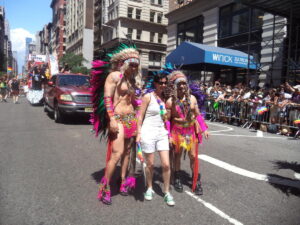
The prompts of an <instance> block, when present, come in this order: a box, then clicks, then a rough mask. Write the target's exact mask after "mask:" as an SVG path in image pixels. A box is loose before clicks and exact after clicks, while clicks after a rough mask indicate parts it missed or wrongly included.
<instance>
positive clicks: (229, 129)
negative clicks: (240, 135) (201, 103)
mask: <svg viewBox="0 0 300 225" xmlns="http://www.w3.org/2000/svg"><path fill="white" fill-rule="evenodd" d="M207 124H210V125H213V126H217V127H225V128H227V129H226V130H213V131H209V133H219V132H228V131H232V130H233V128H232V127H228V126H224V125H221V124H214V123H207Z"/></svg>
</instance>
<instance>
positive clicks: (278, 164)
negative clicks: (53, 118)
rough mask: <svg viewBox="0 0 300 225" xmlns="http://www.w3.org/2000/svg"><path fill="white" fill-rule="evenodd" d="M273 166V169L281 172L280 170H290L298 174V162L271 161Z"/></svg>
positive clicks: (299, 165)
mask: <svg viewBox="0 0 300 225" xmlns="http://www.w3.org/2000/svg"><path fill="white" fill-rule="evenodd" d="M272 163H273V164H274V169H276V170H282V169H290V170H293V171H294V172H296V173H300V164H299V163H298V162H288V161H280V160H277V161H272Z"/></svg>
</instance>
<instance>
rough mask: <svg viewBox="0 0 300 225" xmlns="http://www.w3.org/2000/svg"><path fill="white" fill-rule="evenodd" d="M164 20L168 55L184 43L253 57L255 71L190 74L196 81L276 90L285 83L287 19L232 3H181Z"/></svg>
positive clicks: (218, 0) (229, 0)
mask: <svg viewBox="0 0 300 225" xmlns="http://www.w3.org/2000/svg"><path fill="white" fill-rule="evenodd" d="M182 2H183V4H180V5H177V7H176V6H173V9H174V10H173V11H171V12H170V13H169V14H168V15H167V17H168V19H169V25H168V47H167V51H168V53H169V52H171V51H173V50H174V49H175V48H176V47H177V46H178V45H180V43H182V42H183V41H192V42H197V43H202V44H205V45H211V46H215V47H224V48H229V49H235V50H240V51H242V52H245V53H248V54H250V55H252V56H253V57H254V60H255V62H256V64H257V70H256V71H253V70H249V69H248V70H247V69H246V70H245V69H239V68H237V69H232V68H230V69H228V68H225V67H224V68H223V69H221V70H219V71H217V72H214V73H207V74H206V75H207V76H203V71H193V72H191V73H193V74H196V76H198V77H199V79H202V80H203V79H204V77H205V78H206V79H207V80H206V81H213V80H217V79H218V80H221V81H223V82H224V83H230V84H235V83H238V82H244V83H249V81H250V80H254V82H255V83H256V84H257V85H259V86H263V85H266V84H269V85H272V86H278V85H279V84H280V83H281V82H283V80H284V77H283V76H284V71H285V69H286V68H285V67H286V64H285V61H284V58H285V52H286V50H285V49H286V37H287V26H288V25H287V19H286V18H284V17H281V16H276V15H272V14H270V13H268V12H265V11H263V10H260V9H257V8H250V7H248V6H246V5H242V4H239V3H236V1H234V0H193V1H182Z"/></svg>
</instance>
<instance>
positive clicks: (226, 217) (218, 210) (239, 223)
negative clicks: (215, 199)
mask: <svg viewBox="0 0 300 225" xmlns="http://www.w3.org/2000/svg"><path fill="white" fill-rule="evenodd" d="M185 193H186V194H188V195H189V196H191V197H192V198H194V199H196V200H197V201H198V202H200V203H202V204H203V205H204V206H205V207H207V208H209V209H210V210H211V211H213V212H214V213H216V214H218V215H219V216H220V217H222V218H224V219H226V220H228V221H229V222H230V223H232V224H234V225H243V223H241V222H240V221H238V220H236V219H234V218H232V217H230V216H228V215H227V214H226V213H224V212H222V211H221V210H220V209H218V208H217V207H215V206H213V205H212V204H210V203H208V202H206V201H204V200H202V199H201V198H199V197H197V196H196V195H194V194H193V193H191V192H189V191H185Z"/></svg>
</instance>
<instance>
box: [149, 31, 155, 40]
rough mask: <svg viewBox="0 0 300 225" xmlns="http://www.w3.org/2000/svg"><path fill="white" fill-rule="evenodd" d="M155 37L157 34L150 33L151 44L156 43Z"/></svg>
mask: <svg viewBox="0 0 300 225" xmlns="http://www.w3.org/2000/svg"><path fill="white" fill-rule="evenodd" d="M154 36H155V33H154V32H150V42H154Z"/></svg>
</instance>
